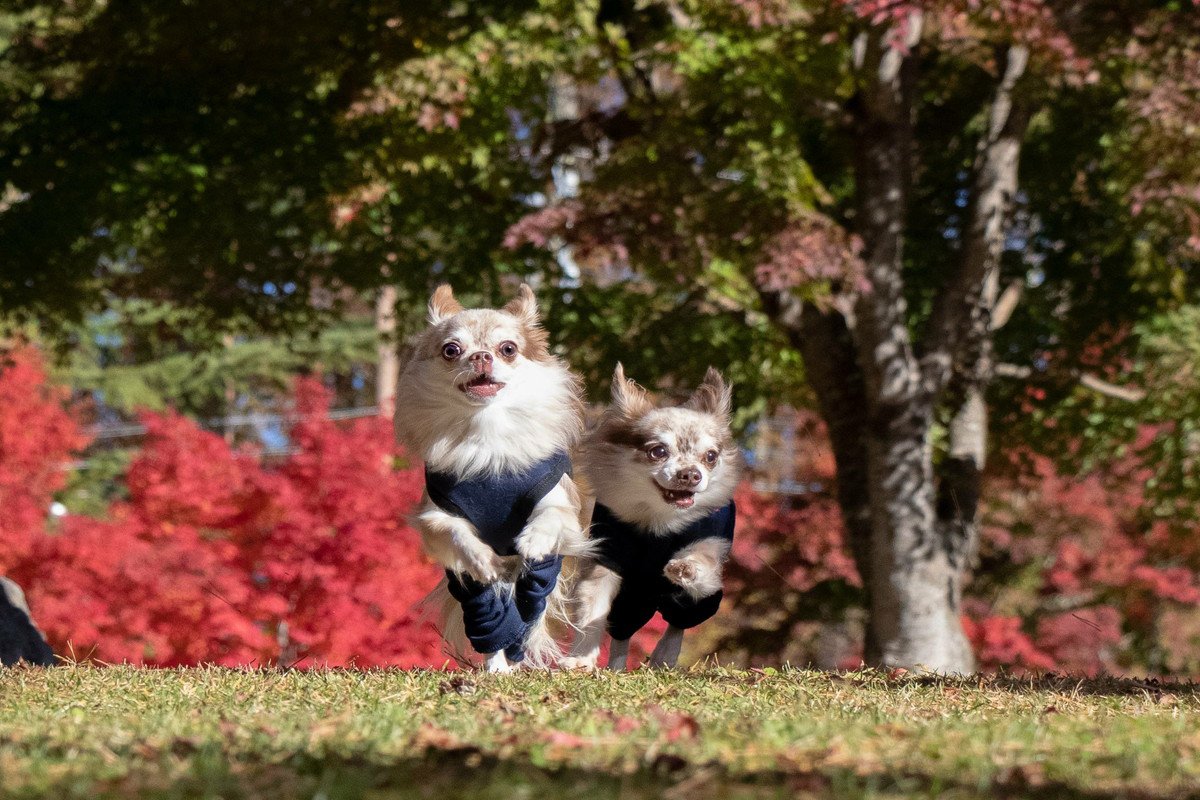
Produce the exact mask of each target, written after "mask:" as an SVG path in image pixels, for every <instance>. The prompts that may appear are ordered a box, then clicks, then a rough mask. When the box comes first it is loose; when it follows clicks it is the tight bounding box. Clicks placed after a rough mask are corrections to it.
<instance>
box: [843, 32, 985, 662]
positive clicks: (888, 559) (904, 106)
mask: <svg viewBox="0 0 1200 800" xmlns="http://www.w3.org/2000/svg"><path fill="white" fill-rule="evenodd" d="M922 21H923V20H922V17H921V14H920V13H919V12H914V13H911V14H910V15H909V17H908V19H907V20H906V26H905V28H904V30H903V33H904V36H905V37H906V41H905V42H904V43H903V46H895V45H894V44H893V42H892V35H893V34H892V32H890V31H881V30H875V31H872V32H871V33H868V34H863V35H862V36H861V37H860V38H859V40H858V41H857V42H856V46H855V62H856V63H855V67H856V68H857V70H858V72H859V77H860V90H859V93H858V95H857V97H856V98H855V100H856V102H855V105H854V119H855V130H854V141H855V150H856V152H855V184H856V203H855V206H856V208H855V213H856V224H857V229H858V230H857V232H858V234H859V236H861V237H862V240H863V245H864V248H863V262H864V267H865V271H866V276H867V280H868V281H869V282H870V284H871V288H870V290H869V291H867V292H864V293H862V294H861V295H860V297H859V298H858V301H857V302H856V303H855V307H854V333H855V340H856V345H857V355H858V364H859V367H860V369H861V370H862V374H863V376H864V386H865V389H866V405H867V421H866V427H865V430H864V440H865V442H866V454H867V483H868V486H869V493H870V522H871V536H870V558H869V560H868V562H867V563H866V564H865V565H860V569H863V567H865V569H863V572H864V575H863V579H864V582H865V583H866V584H867V586H868V596H869V598H870V630H871V635H870V636H869V637H868V642H867V643H868V647H867V651H866V657H867V660H868V661H869V662H871V663H880V664H886V665H889V666H902V667H920V668H924V669H929V670H934V671H937V672H947V673H960V672H970V671H971V670H972V669H973V668H974V660H973V658H972V656H971V649H970V646H969V644H968V642H967V639H966V636H965V634H964V633H963V629H962V623H961V622H960V620H959V609H958V602H957V599H958V581H959V572H958V570H957V569H956V567H955V565H954V563H953V562H952V560H951V559H950V558H949V555H948V553H947V551H946V548H945V547H943V546H942V543H941V542H940V541H939V537H938V529H937V526H936V524H935V514H934V478H933V461H932V453H931V450H930V444H929V434H930V427H931V425H932V423H933V411H934V402H935V395H933V394H931V393H930V392H929V391H928V390H927V387H926V385H925V381H924V380H923V374H922V370H921V364H920V362H919V361H918V359H917V357H916V356H915V354H914V352H913V346H912V343H911V341H910V338H909V331H908V314H907V308H906V303H905V299H904V279H903V246H904V230H905V226H906V222H907V216H908V191H909V186H910V183H911V158H912V131H913V98H914V84H915V75H914V70H915V67H916V55H915V48H916V46H917V44H918V42H919V40H920V36H921V28H922Z"/></svg>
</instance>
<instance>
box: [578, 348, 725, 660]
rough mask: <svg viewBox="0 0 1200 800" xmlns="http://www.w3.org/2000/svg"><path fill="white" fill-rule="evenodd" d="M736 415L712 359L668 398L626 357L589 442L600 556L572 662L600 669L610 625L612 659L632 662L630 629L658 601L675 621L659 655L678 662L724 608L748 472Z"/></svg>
mask: <svg viewBox="0 0 1200 800" xmlns="http://www.w3.org/2000/svg"><path fill="white" fill-rule="evenodd" d="M730 414H731V391H730V388H729V387H728V386H727V385H726V384H725V381H724V380H723V379H722V377H721V375H720V373H719V372H717V371H716V370H715V369H712V368H711V367H710V368H709V370H708V374H707V375H705V377H704V381H703V382H702V383H701V384H700V386H699V388H697V389H696V391H695V393H693V394H692V396H691V397H690V398H689V399H688V400H687V402H686V403H684V404H683V405H682V406H667V407H658V406H655V404H654V403H652V402H651V401H650V399H649V398H648V397H647V396H646V392H645V391H644V390H643V389H642V388H641V387H640V386H638V385H637V384H636V383H634V382H633V381H631V380H627V379H626V378H625V371H624V369H623V368H622V367H621V365H620V364H618V365H617V369H616V372H615V373H614V374H613V381H612V405H611V406H610V407H609V408H608V409H607V410H606V411H605V412H604V415H603V417H602V418H601V420H600V423H599V425H597V426H596V427H595V428H594V429H593V430H591V431H590V432H589V433H588V435H587V436H586V437H585V440H584V443H583V458H582V464H581V470H582V471H583V473H584V476H585V477H586V479H587V481H588V482H589V483H590V485H591V488H592V490H593V492H594V493H595V497H596V507H595V511H594V512H593V515H592V527H591V530H590V536H591V542H592V546H593V547H594V548H595V554H594V556H592V557H590V558H583V559H581V566H580V572H579V578H578V582H577V584H576V585H575V588H574V595H575V603H574V614H573V616H574V618H575V627H576V628H577V629H578V635H577V636H576V639H575V642H574V644H573V646H572V648H571V656H570V658H567V659H564V660H563V662H562V665H563V666H570V667H594V666H595V665H596V661H597V659H598V657H599V655H600V645H601V642H602V640H603V637H604V632H605V630H606V629H607V631H608V632H609V633H610V634H611V635H612V646H611V648H610V651H609V662H608V665H609V667H611V668H613V669H624V668H625V666H626V660H627V658H628V653H629V639H630V637H632V636H633V634H635V633H637V631H639V630H640V629H641V628H642V627H643V626H644V625H645V624H646V623H647V622H649V621H650V618H651V617H653V616H654V613H655V612H656V611H658V612H661V613H662V615H663V618H664V619H665V620H666V621H667V625H668V627H667V631H666V633H665V634H663V637H662V639H661V640H660V641H659V642H658V646H657V647H655V648H654V652H653V653H652V654H651V656H650V663H651V665H653V666H666V667H673V666H675V663H676V661H678V659H679V650H680V647H681V645H682V642H683V632H684V630H686V629H688V628H692V627H695V626H696V625H699V624H700V623H701V622H704V621H705V620H707V619H709V618H710V617H712V615H713V614H715V613H716V612H717V608H718V607H719V606H720V604H721V572H722V567H723V565H724V563H725V560H726V558H727V556H728V554H729V548H730V546H731V544H732V543H733V526H734V516H735V508H734V504H733V501H732V497H733V490H734V487H735V486H737V483H738V480H739V478H740V477H741V472H742V459H741V453H740V451H739V450H738V448H737V445H736V444H735V443H734V441H733V435H732V433H731V431H730Z"/></svg>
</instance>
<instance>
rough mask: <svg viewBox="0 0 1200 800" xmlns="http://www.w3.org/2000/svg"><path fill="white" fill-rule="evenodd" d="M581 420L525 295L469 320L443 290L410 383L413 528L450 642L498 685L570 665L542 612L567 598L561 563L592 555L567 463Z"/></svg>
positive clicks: (570, 383)
mask: <svg viewBox="0 0 1200 800" xmlns="http://www.w3.org/2000/svg"><path fill="white" fill-rule="evenodd" d="M581 412H582V404H581V401H580V389H579V383H578V381H577V380H576V379H575V377H574V376H573V375H572V374H571V373H570V372H569V371H568V370H567V368H566V367H565V366H564V365H563V364H562V363H561V362H560V361H559V360H558V359H557V358H555V357H554V356H553V355H552V354H551V353H550V351H549V348H548V341H547V337H546V332H545V331H544V330H543V329H542V327H541V325H540V322H539V318H538V309H537V303H536V300H535V298H534V294H533V291H532V290H531V289H530V288H529V287H528V286H526V285H524V284H522V285H521V288H520V291H519V293H518V294H517V296H516V298H515V299H513V300H512V301H511V302H509V303H508V304H507V305H506V306H504V307H503V308H501V309H499V310H493V309H470V310H466V309H464V308H463V307H462V306H461V305H460V304H459V303H458V301H457V300H455V298H454V293H453V292H452V291H451V289H450V287H449V286H446V285H443V286H440V287H438V289H437V290H436V291H435V292H434V294H433V297H432V299H431V300H430V302H429V327H428V328H427V329H426V330H425V331H424V332H423V333H422V334H421V335H420V336H419V337H418V339H417V340H416V342H415V343H414V347H413V350H412V352H411V355H410V357H409V359H408V361H407V363H406V364H405V366H404V369H403V371H402V373H401V376H400V381H399V384H398V387H397V403H396V429H397V434H398V435H399V437H400V439H401V441H402V442H404V443H405V444H406V445H407V446H408V448H409V449H410V451H411V452H413V453H414V454H416V455H418V456H420V457H421V459H423V460H424V462H425V476H426V491H425V494H424V496H423V497H422V499H421V503H420V505H419V506H418V509H417V511H416V513H415V516H414V518H413V524H414V526H415V527H416V528H417V530H418V531H419V532H420V534H421V539H422V542H423V544H424V547H425V551H426V553H427V554H428V555H429V556H430V557H431V558H432V559H434V560H435V561H437V562H438V563H439V564H440V565H442V566H443V567H444V568H445V569H446V579H445V580H444V581H443V582H442V585H441V586H440V587H439V590H438V591H437V592H435V594H439V596H440V597H441V598H442V599H443V600H447V601H448V598H447V595H449V597H450V598H453V601H455V602H447V603H446V604H445V608H446V610H447V612H449V611H450V609H455V608H459V609H461V614H456V613H448V616H447V619H446V620H444V622H445V625H444V626H443V635H445V636H446V638H447V640H448V641H451V642H453V643H455V644H458V643H459V642H460V641H461V638H462V637H464V636H465V638H466V639H467V640H468V641H469V642H470V644H471V646H472V647H473V648H474V649H475V650H476V651H477V652H479V653H481V654H482V655H483V656H484V663H485V666H486V668H487V669H488V670H489V671H494V672H503V671H508V670H510V669H512V667H513V666H514V664H516V663H517V662H523V663H524V664H527V665H533V666H546V665H548V664H549V663H550V662H551V661H552V660H553V659H554V658H555V657H556V656H557V655H558V654H559V653H558V649H557V645H556V644H555V643H554V641H553V637H551V636H550V634H549V633H548V632H547V630H546V619H545V616H546V613H545V612H546V609H547V605H548V604H549V605H550V606H551V607H553V605H554V603H555V601H556V599H557V598H559V597H560V588H559V584H558V576H559V570H560V567H561V563H562V556H563V555H564V554H577V553H581V552H585V551H586V550H587V543H586V539H585V537H584V535H583V532H582V528H581V526H580V521H579V511H580V498H579V493H578V491H577V490H576V487H575V484H574V482H573V481H572V479H571V476H570V459H569V455H568V454H569V453H570V451H571V450H572V448H573V447H575V446H576V444H577V442H578V439H579V436H580V434H581V429H582V421H581V420H582V416H581ZM455 603H457V606H456V605H455ZM460 622H461V625H460V624H459V623H460ZM456 640H457V641H456Z"/></svg>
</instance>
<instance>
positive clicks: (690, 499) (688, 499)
mask: <svg viewBox="0 0 1200 800" xmlns="http://www.w3.org/2000/svg"><path fill="white" fill-rule="evenodd" d="M674 502H675V507H676V508H691V507H692V506H693V505H694V504H695V503H696V497H695V495H690V494H685V495H684V496H683V497H677V498H675V500H674Z"/></svg>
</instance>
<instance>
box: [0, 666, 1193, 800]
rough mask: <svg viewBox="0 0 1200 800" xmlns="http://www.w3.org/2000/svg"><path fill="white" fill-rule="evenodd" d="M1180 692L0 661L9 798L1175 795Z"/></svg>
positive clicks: (819, 678) (769, 677)
mask: <svg viewBox="0 0 1200 800" xmlns="http://www.w3.org/2000/svg"><path fill="white" fill-rule="evenodd" d="M1198 713H1200V695H1198V694H1197V688H1196V687H1195V686H1192V685H1167V684H1152V683H1143V682H1137V681H1118V680H1096V681H1079V680H1076V679H1067V678H1046V679H1041V680H1037V681H1033V682H1030V681H1029V680H1017V679H1005V678H991V679H970V680H963V681H951V680H940V679H921V678H914V677H909V676H904V677H900V678H895V679H889V678H888V677H887V676H886V675H884V674H882V673H878V672H862V673H850V674H842V675H833V674H828V673H820V672H806V671H799V670H796V671H792V670H781V671H778V672H775V671H771V670H768V671H766V672H765V673H764V672H743V671H735V670H724V669H721V670H705V671H693V672H678V673H665V672H650V671H640V672H637V673H633V674H620V675H615V674H611V673H599V674H595V675H591V674H582V673H560V674H554V675H548V674H532V673H526V674H518V675H514V676H495V677H493V676H487V675H479V674H473V673H463V672H457V673H436V672H399V671H372V672H352V671H323V672H298V671H292V672H278V671H256V672H241V671H230V670H219V669H198V670H178V671H172V670H138V669H130V668H107V669H90V668H84V667H61V668H54V669H49V670H38V669H9V670H0V795H3V796H6V797H98V796H109V797H117V796H119V797H128V796H138V797H154V798H159V797H163V798H166V797H228V798H242V797H246V798H250V797H254V798H258V797H262V798H268V797H269V798H288V797H312V798H328V799H329V800H336V799H337V798H353V797H367V798H381V799H382V798H410V797H412V798H416V797H429V798H451V797H470V798H473V799H478V800H486V798H525V797H528V798H539V799H540V798H547V799H548V800H549V799H551V798H568V800H591V798H604V797H612V798H617V797H620V798H641V797H662V796H666V797H673V798H680V799H681V800H701V799H702V798H719V797H735V798H736V797H754V798H758V797H796V796H815V797H963V798H966V797H996V796H1038V797H1046V798H1057V797H1068V798H1071V797H1074V798H1101V797H1147V798H1151V797H1153V798H1159V797H1180V796H1188V795H1191V794H1192V793H1194V792H1200V718H1198Z"/></svg>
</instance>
